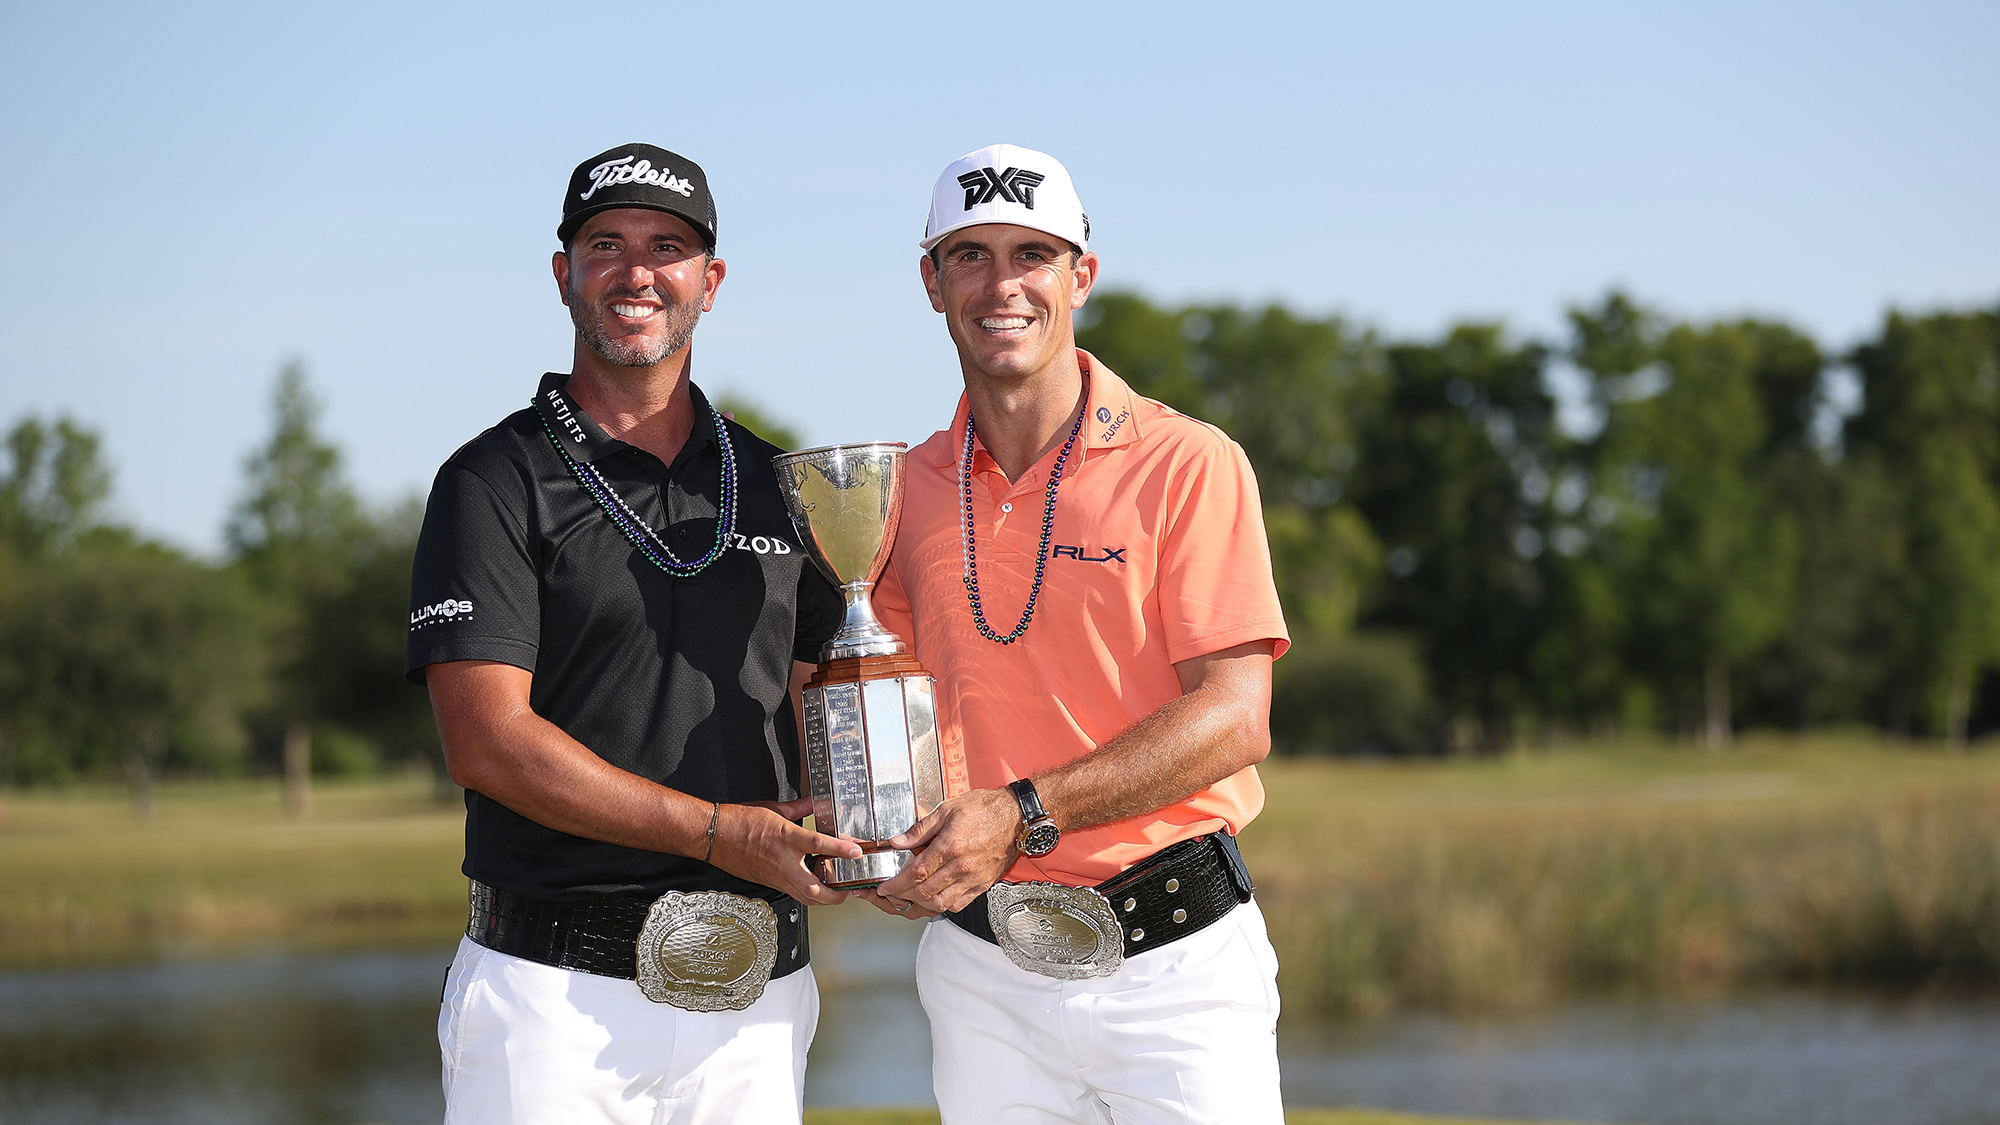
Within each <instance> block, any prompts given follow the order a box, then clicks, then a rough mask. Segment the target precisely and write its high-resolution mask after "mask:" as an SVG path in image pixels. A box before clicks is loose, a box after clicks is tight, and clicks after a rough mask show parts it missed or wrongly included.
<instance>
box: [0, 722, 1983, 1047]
mask: <svg viewBox="0 0 2000 1125" xmlns="http://www.w3.org/2000/svg"><path fill="white" fill-rule="evenodd" d="M1263 775H1264V778H1265V785H1266V789H1267V791H1268V793H1269V799H1268V803H1267V805H1266V808H1265V811H1264V813H1263V815H1262V816H1260V817H1259V818H1258V819H1257V821H1256V822H1255V823H1254V824H1252V825H1251V826H1250V828H1249V829H1248V830H1247V831H1246V832H1245V833H1244V835H1243V848H1244V852H1245V854H1246V855H1247V856H1248V858H1249V861H1250V865H1251V870H1252V872H1253V874H1254V875H1255V876H1256V878H1257V882H1258V887H1259V889H1258V899H1259V901H1260V903H1261V904H1262V906H1263V909H1264V913H1265V915H1266V917H1267V918H1268V919H1269V921H1270V924H1271V930H1272V938H1273V940H1274V941H1275V942H1276V944H1277V946H1278V953H1279V958H1280V964H1281V969H1280V971H1279V977H1278V983H1279V987H1280V989H1281V990H1282V991H1283V993H1284V1002H1285V1004H1286V1005H1287V1006H1288V1007H1290V1008H1291V1009H1292V1010H1295V1011H1302V1010H1320V1011H1334V1012H1373V1011H1382V1010H1386V1009H1390V1008H1395V1007H1399V1006H1412V1005H1415V1006H1433V1007H1446V1008H1456V1007H1481V1006H1513V1005H1524V1004H1533V1003H1536V1002H1539V1001H1543V1000H1548V999H1553V998H1555V997H1558V996H1560V995H1563V994H1569V993H1575V992H1579V991H1590V990H1601V989H1606V988H1621V987H1643V988H1688V987H1694V988H1714V987H1725V986H1730V985H1737V984H1751V983H1759V982H1783V981H1808V982H1857V983H1893V984H1899V985H1909V984H1912V983H1918V982H1932V981H1935V982H1943V983H1946V984H1949V985H1954V986H1955V985H1957V984H1959V983H1961V982H1978V981H1983V980H1991V979H1994V978H1996V977H2000V747H1996V748H1992V749H1986V750H1975V751H1974V752H1973V753H1970V754H1966V755H1962V756H1956V757H1953V756H1947V755H1945V754H1942V753H1938V752H1935V751H1933V750H1925V749H1907V748H1906V749H1900V750H1899V749H1894V748H1888V747H1884V746H1883V745H1882V744H1881V743H1880V742H1878V741H1875V740H1872V739H1871V740H1867V741H1864V742H1855V743H1847V744H1843V743H1841V742H1839V741H1837V740H1831V739H1817V740H1808V741H1792V740H1782V741H1780V740H1770V739H1765V740H1758V739H1749V740H1746V741H1745V745H1744V747H1743V748H1742V749H1740V750H1738V751H1735V752H1732V753H1729V754H1722V755H1712V754H1704V753H1700V752H1698V751H1693V750H1689V749H1673V748H1661V747H1651V748H1631V747H1594V748H1590V749H1572V750H1567V751H1562V752H1557V753H1552V754H1534V753H1530V754H1521V755H1515V756H1511V757H1506V758H1501V759H1497V760H1482V761H1446V762H1437V761H1422V762H1395V763H1378V764H1368V763H1357V762H1352V761H1340V760H1330V759H1284V760H1274V761H1271V762H1269V763H1266V765H1265V766H1264V767H1263ZM8 804H9V806H10V810H11V816H10V818H9V819H8V821H7V822H6V823H4V824H0V967H25V966H45V965H57V964H64V963H74V962H77V961H79V960H82V961H88V960H100V959H105V958H114V959H115V958H121V957H126V956H137V957H144V956H148V955H152V954H154V953H157V952H158V951H159V950H161V949H166V948H174V949H199V948H216V949H223V948H228V947H232V946H235V945H239V944H243V943H246V942H248V943H252V944H262V943H273V942H276V943H283V944H288V945H291V944H308V945H319V944H327V943H331V944H333V945H339V946H343V947H360V946H365V945H371V944H383V943H391V944H407V943H410V942H420V943H434V944H439V945H447V944H449V943H450V941H451V940H453V937H454V935H455V934H456V933H457V932H458V931H459V929H460V928H461V927H462V925H463V918H464V908H465V907H464V904H465V899H464V894H465V889H464V888H465V883H464V880H463V879H462V878H461V877H460V876H459V875H458V873H457V869H458V861H459V854H460V846H461V845H460V841H461V822H462V818H463V813H462V811H461V810H459V809H458V808H457V807H456V806H452V805H446V806H440V805H437V804H435V803H434V802H432V801H431V800H430V795H429V789H428V788H427V787H426V786H423V785H419V784H417V783H415V782H412V781H410V780H408V779H404V780H401V781H388V780H384V781H375V782H349V783H344V784H343V785H339V786H327V787H326V788H325V790H324V791H323V793H322V794H321V800H320V801H319V803H318V807H317V808H316V809H315V810H314V813H313V816H312V817H311V818H310V819H308V820H305V821H294V820H288V819H286V818H285V817H284V815H283V813H282V810H281V807H280V803H279V800H278V794H277V792H276V790H275V787H274V786H270V785H253V784H251V783H229V784H223V785H210V786H204V785H169V786H165V787H163V788H162V790H161V796H160V801H159V810H158V815H157V816H156V817H155V818H154V819H153V820H151V821H149V822H141V821H139V820H137V819H135V818H134V817H133V816H132V813H131V810H130V806H129V804H127V803H126V802H125V801H124V799H123V797H122V795H117V794H112V793H105V794H101V795H96V796H93V795H92V794H89V793H86V792H70V793H57V792H49V791H36V792H20V791H17V792H15V793H12V794H10V795H9V800H8ZM850 909H851V910H853V911H866V909H867V908H865V907H862V906H859V905H856V906H853V907H851V908H838V909H834V910H828V911H816V912H815V918H814V926H815V930H816V933H818V934H820V935H821V936H823V937H825V938H826V939H827V940H828V941H836V940H841V938H842V931H843V930H844V929H846V928H849V924H850V923H852V922H854V921H857V919H851V918H849V917H847V916H846V914H845V912H846V911H848V910H850ZM862 930H863V928H855V937H856V939H857V940H865V938H864V937H862Z"/></svg>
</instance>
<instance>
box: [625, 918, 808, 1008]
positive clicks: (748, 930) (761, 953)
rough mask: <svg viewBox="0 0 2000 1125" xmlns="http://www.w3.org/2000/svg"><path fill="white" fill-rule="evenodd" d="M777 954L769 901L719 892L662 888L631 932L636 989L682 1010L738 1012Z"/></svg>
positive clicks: (760, 987)
mask: <svg viewBox="0 0 2000 1125" xmlns="http://www.w3.org/2000/svg"><path fill="white" fill-rule="evenodd" d="M777 960H778V916H777V915H776V914H773V913H772V912H771V905H770V904H769V903H767V902H764V901H762V900H759V899H754V898H744V897H743V896H742V895H733V894H730V893H728V892H727V891H693V892H687V893H683V892H681V891H668V892H667V893H666V894H664V895H661V896H660V897H659V899H658V900H657V901H655V902H654V903H653V908H652V909H651V910H649V911H647V913H646V925H645V927H644V928H642V929H641V930H640V931H639V972H638V983H639V991H640V992H643V993H645V994H646V999H648V1000H651V1001H654V1002H655V1003H659V1004H672V1005H673V1006H674V1007H676V1008H681V1009H684V1010H686V1011H690V1012H724V1011H730V1012H734V1011H741V1010H743V1009H744V1008H747V1007H749V1006H750V1005H752V1004H754V1003H756V1002H757V998H758V997H759V996H762V995H764V986H765V985H767V984H769V983H770V982H771V966H772V965H774V964H776V963H777Z"/></svg>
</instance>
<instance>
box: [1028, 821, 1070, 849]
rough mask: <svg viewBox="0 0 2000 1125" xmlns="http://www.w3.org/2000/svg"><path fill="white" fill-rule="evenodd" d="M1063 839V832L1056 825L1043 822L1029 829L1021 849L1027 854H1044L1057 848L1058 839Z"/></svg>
mask: <svg viewBox="0 0 2000 1125" xmlns="http://www.w3.org/2000/svg"><path fill="white" fill-rule="evenodd" d="M1060 839H1062V832H1061V830H1059V829H1058V828H1056V826H1055V825H1053V824H1049V823H1047V822H1043V823H1041V824H1037V825H1035V826H1034V827H1033V828H1030V829H1028V835H1027V836H1026V837H1025V838H1024V839H1023V840H1022V841H1021V851H1022V853H1023V854H1026V855H1033V856H1043V855H1047V854H1049V853H1050V852H1052V851H1055V850H1056V841H1058V840H1060Z"/></svg>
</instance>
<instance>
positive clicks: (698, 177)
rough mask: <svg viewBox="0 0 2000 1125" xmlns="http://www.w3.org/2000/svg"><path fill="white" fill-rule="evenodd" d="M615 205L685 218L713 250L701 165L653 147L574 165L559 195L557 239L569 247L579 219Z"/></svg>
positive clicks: (623, 148) (620, 150) (711, 209)
mask: <svg viewBox="0 0 2000 1125" xmlns="http://www.w3.org/2000/svg"><path fill="white" fill-rule="evenodd" d="M614 207H644V208H647V209H648V210H652V211H665V212H667V213H668V214H670V215H679V216H680V217H681V218H683V219H686V220H687V221H688V223H689V224H690V225H692V226H693V227H694V229H696V230H698V231H700V232H701V236H702V237H703V238H704V239H706V240H707V241H708V249H709V251H710V252H711V253H713V252H714V250H715V198H714V197H713V196H711V195H709V194H708V176H707V175H705V174H704V173H703V172H702V170H701V165H699V164H696V163H695V162H694V161H692V160H689V159H688V158H687V157H685V156H682V155H680V154H679V153H673V152H668V151H667V150H666V149H663V148H658V147H655V146H653V145H619V146H618V147H617V148H614V149H607V150H605V151H603V152H600V153H598V154H597V155H596V156H593V157H591V158H590V159H589V160H586V161H584V162H583V163H581V164H579V165H577V166H576V171H574V172H571V173H570V174H569V191H568V192H567V193H565V194H564V195H563V217H562V225H561V226H558V227H557V228H556V238H558V239H560V240H561V241H562V244H563V245H565V246H567V245H569V240H570V236H571V235H574V234H575V233H576V228H577V227H579V226H581V225H582V224H583V221H584V220H585V219H587V218H589V217H590V216H592V215H595V214H597V213H598V212H599V211H609V210H611V209H612V208H614Z"/></svg>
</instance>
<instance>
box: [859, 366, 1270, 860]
mask: <svg viewBox="0 0 2000 1125" xmlns="http://www.w3.org/2000/svg"><path fill="white" fill-rule="evenodd" d="M1077 357H1078V359H1079V360H1080V361H1081V362H1082V364H1083V369H1084V371H1085V372H1086V373H1088V375H1089V377H1090V402H1089V405H1088V406H1087V407H1086V409H1085V415H1084V428H1083V432H1082V433H1081V434H1079V435H1078V436H1077V441H1076V447H1075V448H1074V449H1073V450H1072V451H1071V453H1070V458H1069V462H1068V464H1067V465H1066V466H1065V467H1064V470H1063V479H1062V486H1061V490H1060V492H1059V495H1058V499H1057V501H1056V518H1055V530H1054V534H1053V535H1052V536H1051V538H1050V547H1049V560H1048V569H1047V575H1046V577H1045V578H1044V579H1043V583H1042V593H1041V598H1040V600H1039V602H1038V603H1037V605H1036V607H1035V616H1034V620H1033V621H1032V622H1031V623H1030V624H1029V625H1028V631H1027V633H1026V634H1025V635H1023V636H1022V638H1021V639H1020V640H1018V641H1016V642H1014V643H1013V644H1011V645H1000V644H995V643H994V642H992V641H989V640H987V639H985V638H984V637H981V636H980V635H979V632H978V630H977V629H976V628H975V627H974V626H973V623H972V608H971V605H970V603H969V601H968V599H967V597H966V590H965V584H964V581H963V576H964V573H965V556H964V537H963V531H962V528H963V520H964V513H963V508H962V507H961V504H960V499H959V485H958V466H959V460H960V458H961V457H962V456H963V455H964V451H965V418H966V411H967V410H968V409H969V406H968V403H967V401H966V399H965V397H964V396H960V398H959V401H958V413H957V415H956V416H955V417H954V418H953V419H952V424H951V428H949V429H946V430H941V431H939V432H938V433H936V434H933V435H931V438H930V440H928V441H926V442H924V443H923V444H922V445H920V446H918V447H917V448H916V449H914V450H911V451H910V455H909V459H908V465H907V473H906V477H905V483H904V493H903V517H902V524H901V527H900V529H899V530H898V532H897V534H896V543H895V546H894V549H893V550H892V552H891V554H890V556H889V562H888V565H887V567H885V568H884V570H883V573H882V578H881V581H880V583H879V584H878V585H877V586H876V589H875V594H874V598H873V601H874V605H875V609H876V611H877V613H878V614H879V615H880V616H881V618H882V621H883V624H884V625H886V626H888V627H889V628H890V629H892V630H894V631H895V632H896V633H897V634H898V635H900V636H902V637H904V638H905V639H907V640H909V641H910V642H911V645H912V647H913V648H914V649H915V652H916V656H917V659H918V660H920V661H922V662H923V665H924V667H925V668H926V669H928V670H929V671H930V672H931V674H932V675H934V676H936V677H937V679H938V720H939V728H940V734H941V735H942V742H943V748H944V759H945V774H946V787H947V789H948V790H949V792H951V793H953V794H957V793H963V792H965V791H966V790H967V789H969V788H970V789H986V788H995V787H999V786H1003V785H1005V784H1007V783H1008V782H1010V781H1013V780H1014V779H1016V778H1021V777H1029V776H1032V775H1033V774H1035V773H1036V772H1037V771H1040V770H1044V769H1048V768H1050V767H1053V766H1058V765H1062V764H1063V763H1065V762H1071V761H1074V760H1076V759H1077V758H1080V757H1082V756H1083V755H1085V754H1087V753H1089V752H1090V751H1092V750H1094V749H1096V748H1097V747H1098V746H1100V745H1102V744H1104V743H1105V742H1108V741H1110V740H1111V739H1112V738H1114V737H1116V736H1117V735H1119V734H1120V733H1122V732H1124V731H1125V730H1126V729H1127V728H1129V727H1131V726H1132V725H1133V724H1134V723H1136V722H1138V721H1139V720H1141V719H1144V718H1145V717H1147V716H1148V715H1151V714H1152V713H1154V712H1155V711H1158V710H1159V709H1160V708H1161V707H1162V706H1164V705H1166V704H1167V703H1168V702H1170V701H1172V700H1174V699H1177V698H1179V697H1180V694H1181V686H1180V679H1179V677H1178V676H1176V675H1175V673H1174V664H1175V663H1176V662H1177V661H1182V660H1188V659H1191V658H1193V657H1197V656H1204V655H1206V654H1208V653H1211V652H1218V651H1220V650H1222V649H1226V648H1230V647H1232V646H1234V645H1239V644H1245V643H1247V642H1250V641H1259V640H1273V641H1276V642H1277V651H1278V652H1279V653H1282V652H1284V650H1285V649H1286V647H1288V646H1289V645H1290V643H1291V642H1290V639H1289V638H1288V636H1287V635H1286V632H1285V620H1284V616H1283V613H1282V612H1281V611H1280V609H1279V607H1278V591H1277V588H1276V587H1275V586H1274V585H1273V583H1272V581H1271V553H1270V546H1269V544H1268V543H1267V542H1266V541H1265V538H1264V515H1263V510H1262V507H1261V506H1260V504H1259V502H1258V498H1257V478H1256V476H1255V474H1253V473H1252V472H1251V469H1250V462H1249V460H1248V459H1247V458H1245V457H1244V456H1243V450H1242V449H1241V448H1240V447H1239V446H1237V444H1236V443H1235V442H1233V441H1231V440H1230V439H1229V437H1228V435H1226V434H1224V433H1223V432H1222V431H1221V430H1218V429H1216V428H1215V427H1214V426H1211V425H1208V424H1207V423H1205V422H1199V421H1196V420H1195V419H1193V418H1189V417H1187V416H1186V415H1184V414H1180V413H1178V412H1176V411H1174V410H1172V409H1170V408H1169V407H1167V406H1164V405H1162V404H1160V403H1157V402H1154V401H1153V400H1151V399H1148V398H1142V397H1140V396H1138V395H1136V394H1133V393H1132V389H1131V388H1130V387H1128V386H1126V385H1125V382H1124V380H1122V379H1120V378H1118V376H1116V375H1114V374H1112V373H1111V371H1110V370H1109V369H1107V368H1106V367H1105V366H1104V365H1103V364H1101V363H1099V362H1097V360H1096V359H1094V358H1093V357H1092V356H1091V355H1090V354H1089V353H1088V352H1084V351H1081V350H1079V351H1078V353H1077ZM1059 452H1060V447H1058V448H1057V449H1056V450H1054V451H1051V452H1050V453H1049V455H1048V456H1046V457H1044V458H1042V460H1041V461H1040V462H1038V463H1037V464H1036V465H1035V467H1034V468H1032V469H1029V470H1028V471H1027V472H1026V473H1023V474H1022V476H1021V479H1019V480H1017V481H1013V482H1011V483H1010V482H1009V481H1008V480H1007V478H1006V477H1005V476H1004V475H1002V473H1001V472H1000V468H999V466H998V465H997V464H996V463H995V462H994V460H993V458H992V457H991V456H989V455H988V454H987V452H986V448H985V446H984V445H983V444H982V443H979V442H978V441H977V440H976V439H975V442H974V448H973V460H972V512H973V521H974V543H975V547H976V549H977V559H978V564H979V598H980V604H981V606H982V607H983V608H984V609H985V611H986V621H987V624H988V625H989V626H990V627H991V628H992V629H993V631H994V632H996V633H999V634H1000V635H1002V636H1005V635H1007V634H1008V633H1010V632H1012V631H1013V628H1014V625H1015V623H1016V622H1018V621H1019V620H1020V619H1021V609H1022V607H1023V606H1024V605H1025V604H1026V602H1027V598H1028V591H1029V589H1030V588H1031V586H1032V585H1033V583H1034V575H1035V551H1036V548H1037V546H1038V545H1039V544H1040V539H1041V530H1042V510H1043V504H1044V497H1045V492H1044V490H1045V489H1046V487H1047V485H1048V480H1049V472H1050V471H1051V470H1052V469H1053V468H1054V467H1055V460H1056V456H1057V454H1058V453H1059ZM1263 807H1264V787H1263V784H1262V783H1261V782H1260V781H1259V780H1258V778H1257V771H1256V768H1255V767H1250V768H1246V769H1244V770H1242V771H1240V772H1238V773H1236V774H1234V775H1232V776H1230V777H1227V778H1224V779H1223V780H1221V781H1219V782H1217V783H1215V784H1214V785H1211V786H1209V787H1208V788H1207V789H1204V790H1202V791H1201V792H1199V793H1196V794H1194V795H1193V796H1191V797H1189V798H1188V799H1186V800H1184V801H1178V802H1175V803H1174V804H1172V805H1169V806H1167V807H1166V808H1163V809H1161V810H1159V811H1158V812H1156V813H1153V814H1151V815H1149V816H1142V817H1137V818H1134V819H1132V820H1125V821H1119V822H1117V823H1114V824H1107V825H1101V826H1099V827H1096V828H1085V829H1078V830H1076V831H1064V833H1063V836H1062V843H1061V844H1060V845H1058V846H1057V848H1056V850H1055V851H1053V852H1050V853H1049V854H1048V855H1046V856H1043V857H1042V858H1040V859H1029V858H1027V857H1025V856H1024V857H1022V858H1021V860H1020V861H1019V862H1017V863H1016V864H1015V865H1014V866H1013V868H1012V869H1010V870H1009V871H1008V872H1007V876H1006V877H1007V879H1009V880H1010V881H1014V882H1020V881H1024V880H1034V879H1041V880H1048V881H1051V882H1057V883H1067V884H1070V885H1072V886H1089V885H1092V884H1095V883H1101V882H1103V881H1104V880H1106V879H1108V878H1110V877H1111V876H1113V875H1116V874H1118V873H1119V872H1120V871H1123V870H1124V869H1125V868H1126V867H1128V866H1130V865H1131V864H1133V863H1134V862H1136V861H1138V860H1139V859H1141V858H1143V857H1145V856H1147V855H1150V854H1152V853H1153V852H1155V851H1158V850H1159V849H1161V848H1163V847H1165V846H1166V845H1168V844H1172V843H1175V842H1177V841H1180V840H1185V839H1190V838H1192V837H1195V836H1200V835H1204V834H1206V833H1209V832H1213V831H1215V830H1216V829H1219V828H1223V827H1227V828H1228V829H1229V830H1230V831H1232V832H1234V831H1237V830H1239V829H1241V828H1242V827H1243V826H1244V825H1246V824H1248V823H1250V820H1251V819H1252V818H1253V817H1255V816H1256V815H1257V813H1258V812H1259V811H1260V810H1262V808H1263Z"/></svg>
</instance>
